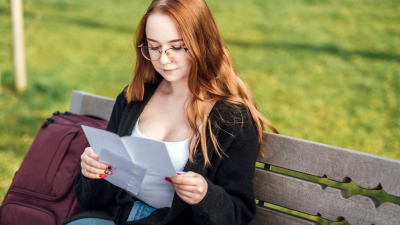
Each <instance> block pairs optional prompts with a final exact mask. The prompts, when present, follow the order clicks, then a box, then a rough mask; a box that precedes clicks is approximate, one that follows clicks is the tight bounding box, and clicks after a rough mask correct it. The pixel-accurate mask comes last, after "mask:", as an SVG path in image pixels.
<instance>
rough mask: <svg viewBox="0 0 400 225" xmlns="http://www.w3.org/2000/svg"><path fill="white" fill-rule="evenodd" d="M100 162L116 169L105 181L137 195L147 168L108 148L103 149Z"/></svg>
mask: <svg viewBox="0 0 400 225" xmlns="http://www.w3.org/2000/svg"><path fill="white" fill-rule="evenodd" d="M99 161H100V162H102V163H107V164H110V165H112V166H114V167H115V169H114V170H113V174H108V176H107V177H106V178H104V179H105V180H107V181H108V182H110V183H112V184H114V185H115V186H118V187H120V188H122V189H125V190H128V191H129V192H131V193H133V194H135V195H137V194H138V193H139V189H140V186H141V185H142V182H143V179H144V176H145V174H146V168H145V166H142V165H138V164H135V163H133V162H132V161H130V160H128V159H126V158H125V157H122V156H120V155H118V154H116V153H114V152H112V151H110V150H108V149H106V148H102V150H101V153H100V157H99Z"/></svg>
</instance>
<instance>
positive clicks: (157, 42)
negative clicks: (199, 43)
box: [146, 13, 192, 82]
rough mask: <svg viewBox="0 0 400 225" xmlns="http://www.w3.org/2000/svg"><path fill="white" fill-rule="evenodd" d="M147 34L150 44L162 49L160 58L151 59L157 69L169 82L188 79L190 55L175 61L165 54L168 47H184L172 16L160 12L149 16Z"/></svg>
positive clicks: (190, 64) (190, 63)
mask: <svg viewBox="0 0 400 225" xmlns="http://www.w3.org/2000/svg"><path fill="white" fill-rule="evenodd" d="M146 36H147V43H148V46H149V47H158V50H160V51H161V57H160V59H159V60H156V61H151V62H152V64H153V66H154V68H155V69H156V71H157V72H159V73H160V74H161V75H162V76H163V77H164V79H165V80H167V81H169V82H174V81H180V80H187V79H188V77H189V72H190V68H191V66H192V62H191V61H190V59H189V55H187V56H186V59H185V60H183V61H180V62H174V61H171V59H170V58H168V56H167V55H166V54H165V50H166V49H169V48H179V47H184V43H183V40H182V37H181V36H180V35H179V33H178V30H177V29H176V27H175V24H174V22H173V20H172V19H171V17H169V16H168V15H164V14H160V13H156V14H153V15H151V16H149V18H148V19H147V24H146Z"/></svg>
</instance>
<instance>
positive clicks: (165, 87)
mask: <svg viewBox="0 0 400 225" xmlns="http://www.w3.org/2000/svg"><path fill="white" fill-rule="evenodd" d="M159 90H160V94H162V95H163V96H164V97H166V98H170V99H176V100H180V99H187V98H188V96H189V93H190V91H189V85H188V80H187V79H186V80H179V81H173V82H170V81H167V80H165V79H164V80H162V81H161V83H160V86H159Z"/></svg>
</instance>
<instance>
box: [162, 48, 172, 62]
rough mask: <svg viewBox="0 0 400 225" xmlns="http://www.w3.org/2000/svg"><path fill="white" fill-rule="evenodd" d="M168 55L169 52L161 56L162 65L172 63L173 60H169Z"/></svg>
mask: <svg viewBox="0 0 400 225" xmlns="http://www.w3.org/2000/svg"><path fill="white" fill-rule="evenodd" d="M168 54H169V52H168V51H167V52H161V56H160V63H161V64H168V63H171V62H172V61H171V59H169V58H168Z"/></svg>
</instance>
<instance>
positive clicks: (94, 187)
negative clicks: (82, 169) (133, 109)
mask: <svg viewBox="0 0 400 225" xmlns="http://www.w3.org/2000/svg"><path fill="white" fill-rule="evenodd" d="M125 106H126V99H125V94H124V91H122V92H121V93H120V94H119V95H118V97H117V99H116V101H115V104H114V107H113V110H112V113H111V117H110V120H109V123H108V125H107V130H108V131H111V132H114V133H117V130H118V125H119V121H120V120H121V116H122V112H123V110H124V108H125ZM74 189H75V195H76V198H77V200H78V203H79V205H80V206H81V207H82V208H83V209H85V210H95V209H101V208H104V207H106V206H107V205H109V204H110V203H111V202H112V200H113V199H114V196H115V193H116V191H117V190H118V187H117V186H114V185H113V184H111V183H109V182H108V181H106V180H104V179H89V178H86V177H84V176H83V175H82V173H79V174H78V177H77V179H76V180H75V186H74Z"/></svg>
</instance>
